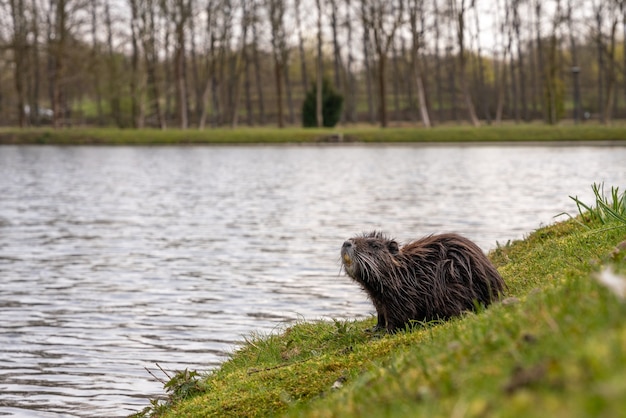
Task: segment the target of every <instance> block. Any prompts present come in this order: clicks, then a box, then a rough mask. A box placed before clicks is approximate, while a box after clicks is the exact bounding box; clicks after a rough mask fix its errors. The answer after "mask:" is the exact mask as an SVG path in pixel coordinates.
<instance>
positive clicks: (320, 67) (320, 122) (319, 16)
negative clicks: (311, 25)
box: [315, 0, 324, 128]
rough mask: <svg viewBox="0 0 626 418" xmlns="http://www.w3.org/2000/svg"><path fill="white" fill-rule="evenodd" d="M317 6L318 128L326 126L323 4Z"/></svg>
mask: <svg viewBox="0 0 626 418" xmlns="http://www.w3.org/2000/svg"><path fill="white" fill-rule="evenodd" d="M315 5H316V6H317V71H316V82H315V120H316V122H317V127H318V128H319V127H322V126H323V125H324V114H323V112H322V76H323V72H324V61H323V57H322V2H321V0H315Z"/></svg>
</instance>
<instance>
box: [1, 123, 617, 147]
mask: <svg viewBox="0 0 626 418" xmlns="http://www.w3.org/2000/svg"><path fill="white" fill-rule="evenodd" d="M338 140H341V141H344V142H353V141H362V142H401V143H403V142H417V143H420V142H424V143H427V142H439V143H440V142H460V143H464V142H465V143H467V142H474V141H477V142H498V141H511V142H524V141H539V142H543V141H590V142H593V141H625V142H626V126H623V125H619V126H605V125H597V124H584V125H579V126H574V125H563V126H546V125H505V126H484V127H481V128H473V127H469V126H442V127H437V128H433V129H423V128H388V129H381V128H377V127H371V126H366V127H342V128H336V129H303V128H286V129H277V128H238V129H224V128H220V129H206V130H203V131H200V130H197V129H188V130H180V129H168V130H165V131H161V130H155V129H142V130H133V129H113V128H71V129H59V130H54V129H51V128H28V129H18V128H2V129H0V144H51V145H82V144H94V145H109V144H110V145H168V144H249V143H270V144H271V143H316V142H337V141H338Z"/></svg>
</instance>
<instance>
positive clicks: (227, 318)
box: [0, 145, 626, 417]
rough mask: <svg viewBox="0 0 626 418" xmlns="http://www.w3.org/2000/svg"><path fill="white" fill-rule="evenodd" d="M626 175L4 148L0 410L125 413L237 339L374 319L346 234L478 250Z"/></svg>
mask: <svg viewBox="0 0 626 418" xmlns="http://www.w3.org/2000/svg"><path fill="white" fill-rule="evenodd" d="M601 181H604V182H606V184H607V186H611V185H619V186H621V189H622V190H623V188H624V186H626V147H584V146H580V147H563V146H560V147H524V146H475V147H463V146H443V147H442V146H430V147H429V146H372V145H370V146H363V145H347V146H331V145H329V146H276V147H274V146H250V147H247V146H246V147H243V146H239V147H237V146H232V147H229V146H224V147H213V146H212V147H169V148H167V147H163V148H161V147H154V148H153V147H150V148H148V147H146V148H140V147H137V148H133V147H13V146H4V147H0V280H1V284H0V286H1V287H0V416H5V415H7V416H20V417H21V416H26V417H28V416H32V417H61V416H63V417H65V416H81V417H91V416H93V417H96V416H98V417H102V416H109V417H112V416H124V415H127V414H129V413H132V412H135V411H138V410H140V409H142V408H143V407H145V406H147V405H148V397H153V396H155V395H157V394H161V393H162V386H161V384H160V383H159V382H157V381H155V380H154V379H153V378H152V377H151V376H150V375H149V374H148V373H147V371H146V370H145V369H144V368H145V367H147V368H149V369H151V370H153V371H155V373H156V374H160V372H158V370H157V369H156V366H155V364H156V363H158V364H160V365H161V366H162V367H163V368H164V369H166V370H179V369H184V368H190V369H195V370H198V371H204V370H209V369H211V368H214V367H216V366H217V365H218V364H219V363H220V362H222V361H223V360H224V359H225V358H226V357H227V354H228V353H229V352H232V351H233V350H234V349H236V347H237V344H238V342H239V341H241V340H242V338H243V337H244V336H246V335H250V333H253V332H256V333H269V332H273V331H275V330H280V329H282V328H283V327H284V326H285V324H286V323H290V322H293V321H295V320H298V319H306V320H316V319H320V318H326V319H328V318H357V317H366V316H368V315H371V314H372V312H373V308H372V306H371V305H370V303H369V302H368V301H367V300H366V298H365V296H364V295H363V294H362V292H361V291H360V290H359V289H358V287H357V286H356V285H355V284H354V283H352V282H351V281H350V280H349V279H348V278H347V277H345V276H344V275H343V274H340V263H339V248H340V247H341V244H342V242H343V241H344V240H345V239H346V238H349V237H350V236H352V235H355V234H357V233H360V232H363V231H370V230H373V229H380V230H384V231H386V232H387V233H388V234H390V235H392V236H394V237H396V238H397V239H399V240H400V241H407V240H410V239H412V238H417V237H420V236H423V235H426V234H430V233H435V232H444V231H453V232H458V233H461V234H463V235H465V236H467V237H469V238H471V239H473V240H475V241H476V242H477V243H478V244H479V245H480V246H481V247H482V248H483V249H484V250H485V251H487V250H489V249H492V248H494V247H495V246H496V245H497V242H499V243H505V242H506V241H507V240H509V239H519V238H523V236H524V235H525V234H527V233H528V232H531V231H532V230H534V229H536V228H538V227H539V226H541V225H545V224H549V223H552V222H554V216H555V215H557V214H559V213H561V212H564V211H567V212H569V213H572V214H575V213H576V207H575V205H574V203H573V202H572V201H571V200H570V199H569V198H568V195H578V196H579V197H581V198H582V199H583V201H587V202H590V201H591V196H592V194H591V187H590V186H591V184H592V183H593V182H601Z"/></svg>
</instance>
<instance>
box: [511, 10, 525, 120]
mask: <svg viewBox="0 0 626 418" xmlns="http://www.w3.org/2000/svg"><path fill="white" fill-rule="evenodd" d="M520 1H521V0H513V29H514V31H515V41H516V43H517V73H518V80H519V98H520V105H521V107H522V108H521V117H522V120H524V121H525V122H528V120H529V118H528V103H527V100H526V97H527V92H526V69H525V67H524V51H523V49H522V38H521V36H520V29H521V19H520V15H519V4H520Z"/></svg>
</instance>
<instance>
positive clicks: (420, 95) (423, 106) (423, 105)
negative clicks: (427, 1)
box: [409, 0, 431, 128]
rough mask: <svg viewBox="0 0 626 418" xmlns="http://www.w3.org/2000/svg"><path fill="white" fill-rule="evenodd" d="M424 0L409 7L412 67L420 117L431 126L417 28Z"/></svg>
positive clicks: (426, 125)
mask: <svg viewBox="0 0 626 418" xmlns="http://www.w3.org/2000/svg"><path fill="white" fill-rule="evenodd" d="M422 1H423V0H413V1H412V3H411V6H410V8H409V19H410V21H411V38H412V47H411V68H412V77H413V79H414V80H415V85H416V87H417V99H418V101H419V111H420V117H421V120H422V123H423V124H424V127H426V128H430V127H431V123H430V115H429V112H428V104H427V102H426V94H425V92H424V83H423V81H422V75H421V72H420V63H419V47H420V45H421V40H420V38H419V32H418V30H417V14H418V13H419V15H420V16H421V17H423V9H422V7H423V3H422ZM418 3H419V5H418ZM422 29H423V28H422Z"/></svg>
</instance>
